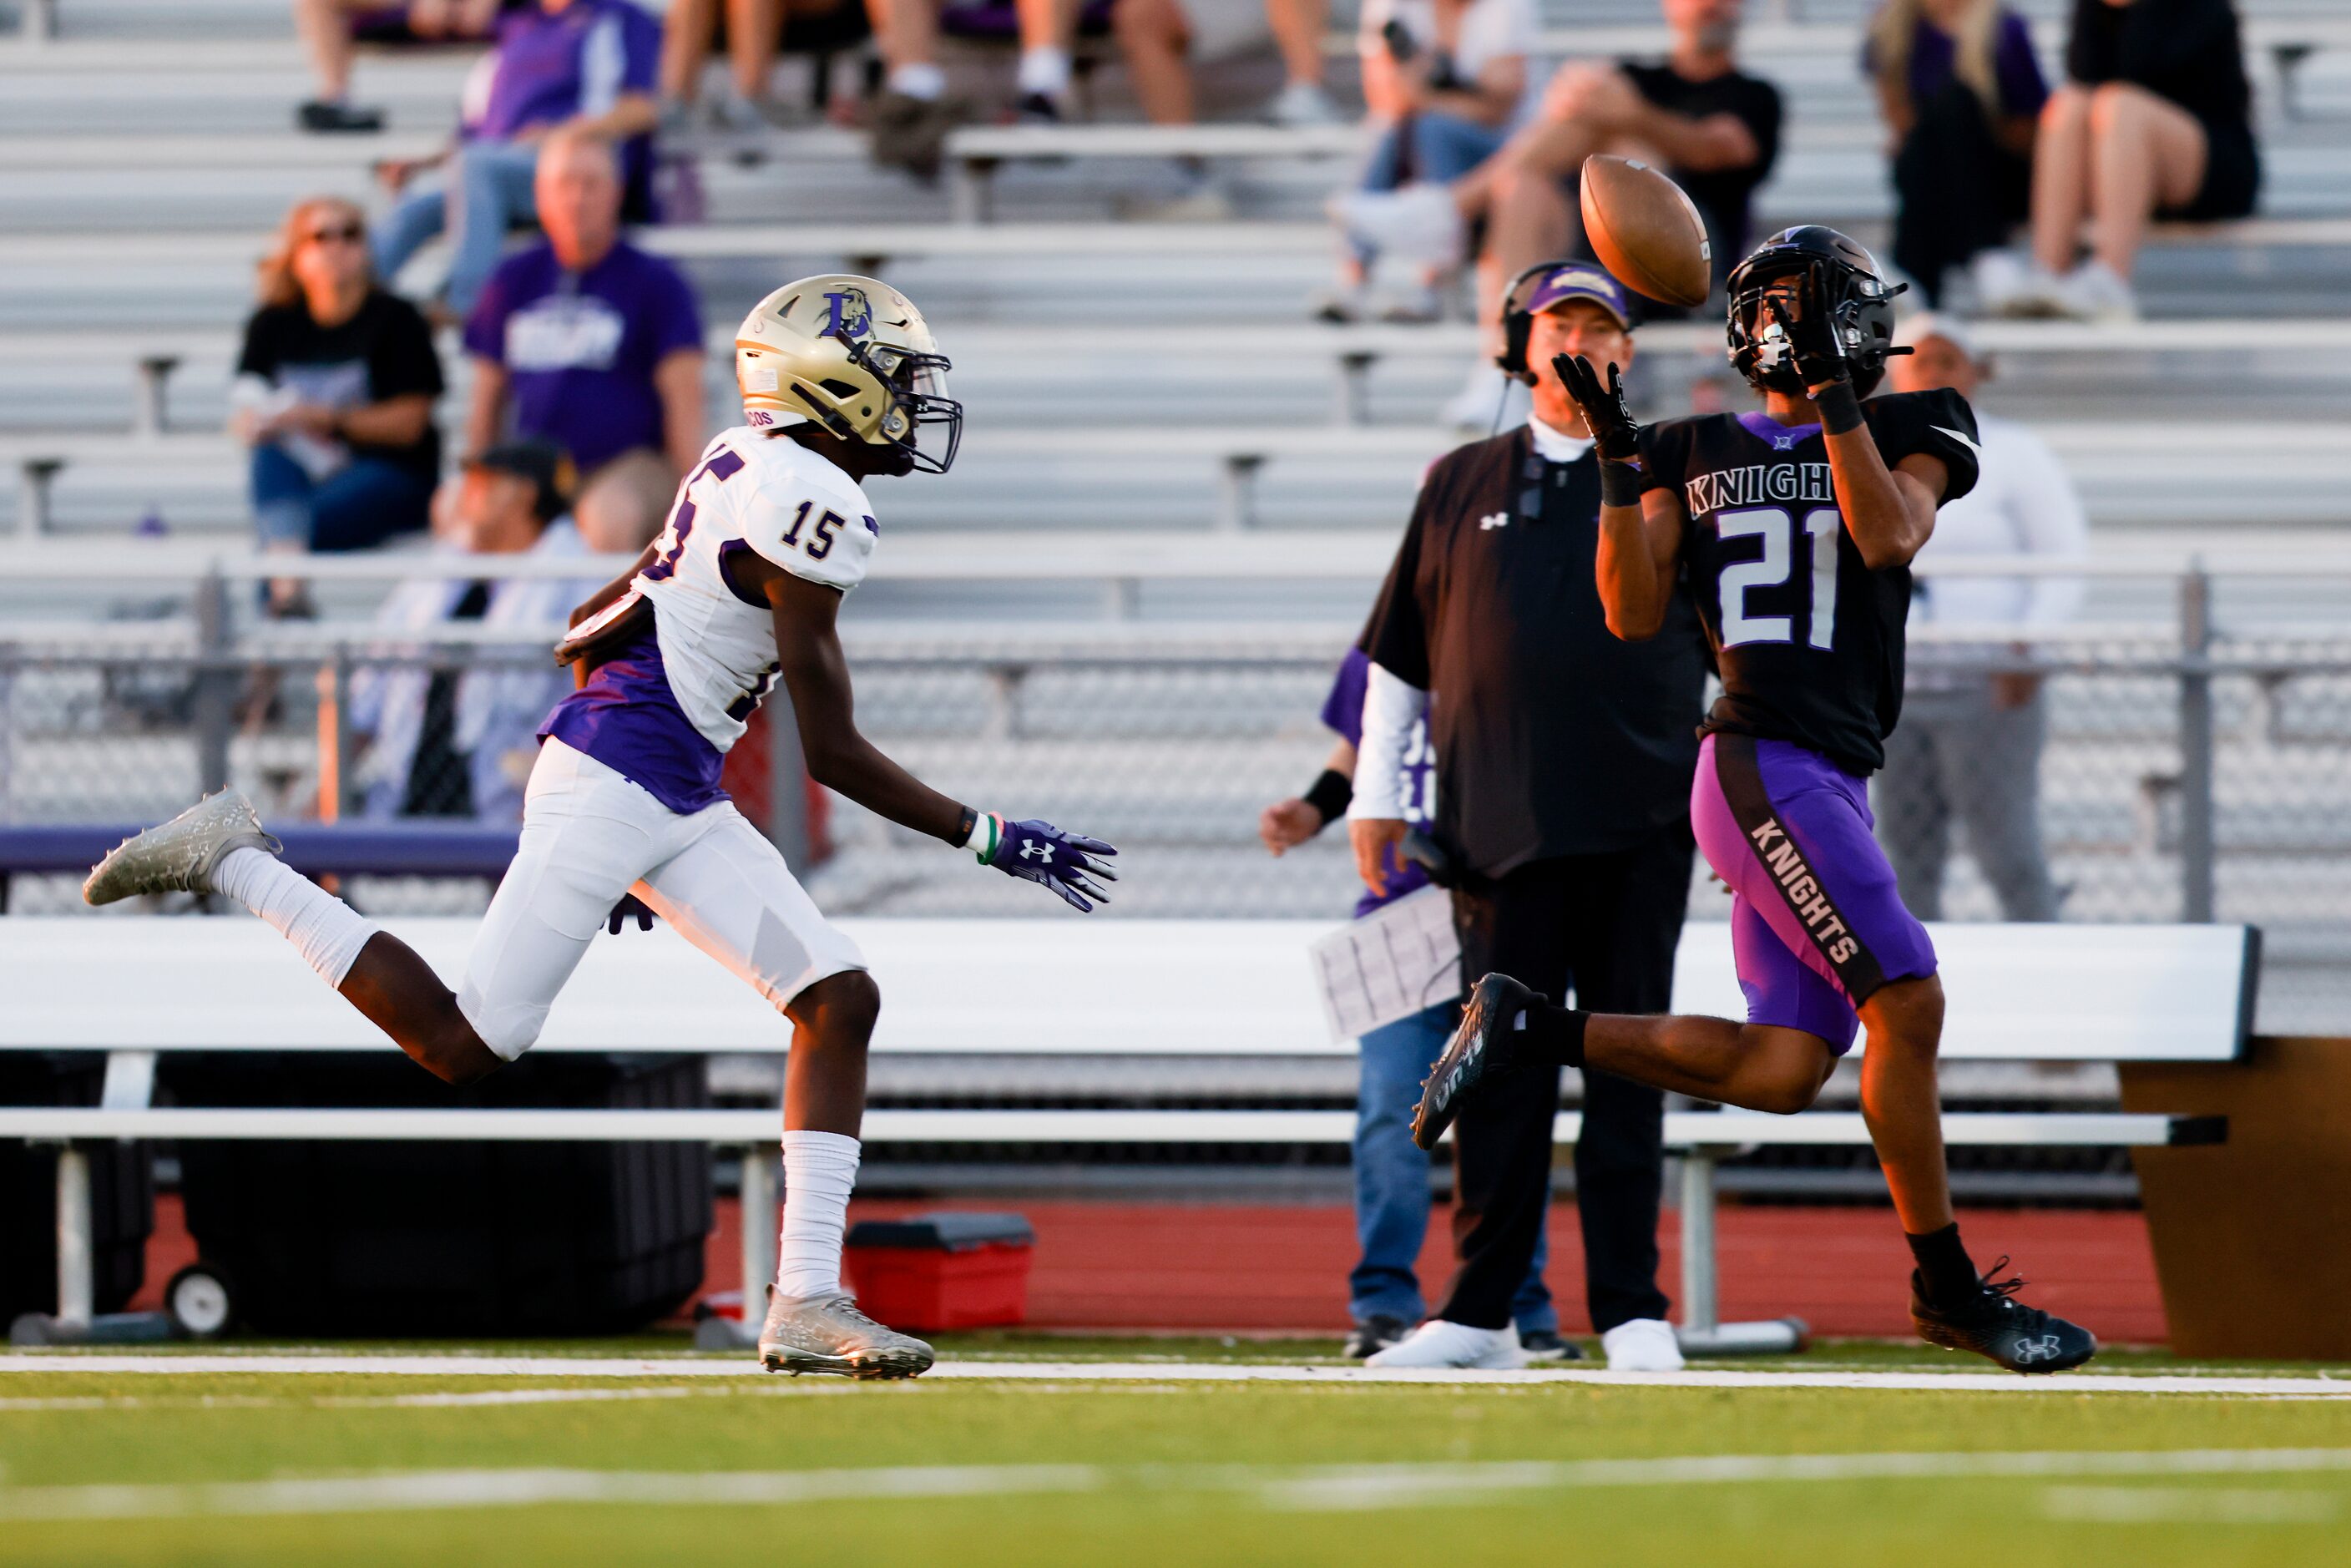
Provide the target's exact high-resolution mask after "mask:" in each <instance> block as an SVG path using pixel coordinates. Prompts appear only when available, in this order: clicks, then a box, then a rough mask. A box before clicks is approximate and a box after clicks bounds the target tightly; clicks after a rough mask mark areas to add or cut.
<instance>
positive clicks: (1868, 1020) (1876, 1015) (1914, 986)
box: [1861, 975, 1943, 1055]
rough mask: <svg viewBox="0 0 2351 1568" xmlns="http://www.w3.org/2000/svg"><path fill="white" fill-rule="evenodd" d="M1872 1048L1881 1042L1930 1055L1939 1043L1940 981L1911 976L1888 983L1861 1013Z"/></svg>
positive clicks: (1870, 999) (1941, 1028)
mask: <svg viewBox="0 0 2351 1568" xmlns="http://www.w3.org/2000/svg"><path fill="white" fill-rule="evenodd" d="M1861 1021H1862V1023H1863V1025H1864V1027H1865V1028H1866V1029H1867V1030H1869V1038H1870V1042H1871V1044H1872V1045H1876V1044H1878V1043H1880V1042H1883V1043H1885V1044H1886V1045H1894V1046H1900V1047H1902V1048H1905V1049H1907V1050H1911V1051H1920V1052H1924V1053H1926V1054H1928V1055H1932V1054H1934V1052H1935V1051H1936V1050H1937V1049H1938V1047H1939V1046H1940V1045H1941V1043H1942V1039H1943V980H1942V977H1941V976H1939V975H1913V976H1909V977H1905V978H1903V979H1899V980H1889V981H1887V982H1886V984H1885V985H1884V986H1882V987H1880V988H1878V990H1877V992H1876V995H1874V996H1872V997H1871V998H1869V1000H1868V1001H1867V1002H1865V1004H1863V1006H1862V1009H1861Z"/></svg>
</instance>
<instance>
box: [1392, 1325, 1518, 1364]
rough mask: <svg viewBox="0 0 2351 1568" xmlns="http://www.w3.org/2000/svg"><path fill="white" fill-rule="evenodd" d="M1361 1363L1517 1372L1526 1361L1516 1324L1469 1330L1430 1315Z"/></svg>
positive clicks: (1469, 1328)
mask: <svg viewBox="0 0 2351 1568" xmlns="http://www.w3.org/2000/svg"><path fill="white" fill-rule="evenodd" d="M1526 1364H1527V1353H1526V1352H1525V1351H1523V1350H1520V1348H1519V1331H1518V1326H1517V1325H1516V1324H1512V1325H1511V1326H1510V1327H1508V1328H1499V1329H1473V1328H1471V1327H1470V1326H1469V1325H1468V1324H1467V1323H1448V1322H1446V1321H1445V1320H1444V1319H1442V1318H1431V1319H1429V1320H1428V1321H1427V1322H1425V1323H1423V1324H1421V1325H1420V1326H1419V1327H1418V1328H1416V1329H1415V1330H1413V1331H1412V1333H1410V1334H1408V1335H1406V1336H1405V1338H1403V1339H1401V1340H1398V1341H1397V1342H1396V1343H1394V1344H1392V1345H1390V1346H1388V1347H1387V1349H1385V1350H1384V1351H1382V1352H1380V1353H1379V1354H1377V1355H1374V1356H1371V1357H1368V1358H1366V1359H1365V1361H1364V1365H1365V1366H1390V1367H1394V1366H1407V1367H1410V1366H1425V1367H1458V1368H1466V1369H1469V1370H1473V1371H1478V1372H1518V1371H1520V1370H1522V1369H1523V1368H1524V1367H1525V1366H1526Z"/></svg>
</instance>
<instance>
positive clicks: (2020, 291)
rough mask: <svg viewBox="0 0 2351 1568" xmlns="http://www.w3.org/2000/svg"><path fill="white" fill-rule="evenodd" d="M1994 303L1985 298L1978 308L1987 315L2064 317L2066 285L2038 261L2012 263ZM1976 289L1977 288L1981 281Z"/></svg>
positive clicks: (2043, 317) (2032, 317)
mask: <svg viewBox="0 0 2351 1568" xmlns="http://www.w3.org/2000/svg"><path fill="white" fill-rule="evenodd" d="M2013 265H2014V266H2015V271H2014V273H2013V274H2012V275H2011V277H2008V278H2007V279H2006V280H2005V287H2003V289H2002V291H2001V296H2000V298H1998V299H1997V300H1993V299H1985V300H1984V301H1983V303H1982V304H1981V305H1980V309H1982V310H1983V312H1984V313H1985V314H1986V315H1989V316H2006V317H2010V318H2011V319H2026V320H2045V319H2049V318H2051V317H2054V316H2063V315H2064V314H2065V282H2064V279H2063V278H2061V277H2057V276H2055V275H2054V274H2053V273H2052V272H2050V271H2049V269H2048V268H2046V267H2043V266H2042V265H2041V264H2040V263H2039V262H2037V261H2035V262H2025V263H2019V264H2013ZM1977 287H1979V288H1980V287H1982V284H1981V282H1980V281H1979V282H1978V284H1977Z"/></svg>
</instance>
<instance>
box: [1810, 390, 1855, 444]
mask: <svg viewBox="0 0 2351 1568" xmlns="http://www.w3.org/2000/svg"><path fill="white" fill-rule="evenodd" d="M1812 398H1813V407H1814V408H1817V409H1819V410H1820V411H1821V428H1822V429H1823V430H1824V431H1826V432H1827V433H1828V434H1831V435H1843V434H1844V433H1845V432H1846V431H1848V430H1859V429H1860V428H1861V400H1860V399H1859V398H1857V397H1855V396H1854V395H1853V383H1852V382H1847V381H1835V382H1830V383H1829V384H1828V385H1826V386H1824V387H1823V388H1822V389H1821V390H1820V391H1818V392H1814V393H1813V394H1812Z"/></svg>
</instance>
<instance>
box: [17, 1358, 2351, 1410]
mask: <svg viewBox="0 0 2351 1568" xmlns="http://www.w3.org/2000/svg"><path fill="white" fill-rule="evenodd" d="M12 1372H14V1373H26V1372H47V1373H60V1372H64V1373H70V1372H82V1373H105V1374H135V1375H163V1376H169V1375H203V1374H220V1373H253V1374H265V1375H280V1376H298V1375H309V1376H319V1375H325V1376H372V1377H581V1378H669V1377H695V1378H700V1377H733V1378H753V1379H764V1378H766V1377H768V1376H769V1375H768V1374H766V1373H763V1372H761V1371H759V1370H758V1367H757V1366H756V1365H754V1364H751V1363H749V1362H748V1361H747V1360H744V1359H740V1358H736V1357H729V1358H727V1359H725V1360H719V1359H716V1358H687V1357H683V1356H680V1357H675V1358H665V1357H654V1356H645V1357H622V1356H579V1357H569V1356H554V1355H447V1354H433V1355H416V1354H387V1355H320V1354H301V1353H296V1354H286V1355H266V1354H246V1355H225V1354H203V1353H197V1354H186V1355H131V1354H78V1353H75V1352H71V1351H67V1352H57V1353H26V1352H16V1353H12V1354H0V1373H12ZM942 1380H945V1381H951V1382H960V1381H965V1380H977V1381H996V1382H1051V1383H1095V1382H1131V1381H1140V1382H1149V1383H1321V1384H1342V1383H1365V1384H1406V1385H1411V1384H1422V1385H1437V1386H1440V1387H1479V1386H1489V1385H1490V1386H1527V1385H1544V1384H1588V1385H1596V1386H1600V1387H1651V1388H1756V1389H1771V1388H1838V1389H1886V1390H1908V1391H1913V1392H1928V1393H1938V1394H2142V1395H2146V1394H2205V1395H2236V1396H2255V1397H2269V1398H2283V1397H2294V1398H2303V1399H2351V1377H2342V1378H2335V1377H2307V1376H2305V1377H2284V1376H2281V1377H2247V1376H2232V1375H2213V1376H2195V1375H2178V1374H2153V1373H2150V1374H2146V1375H2135V1374H2130V1373H2080V1372H2075V1373H2059V1374H2056V1375H2051V1376H2041V1377H2021V1376H2017V1375H2013V1374H2011V1373H2003V1372H1719V1371H1704V1372H1648V1373H1644V1372H1608V1371H1605V1370H1602V1369H1598V1368H1583V1367H1562V1368H1550V1367H1546V1368H1543V1369H1541V1370H1540V1371H1535V1370H1530V1371H1526V1372H1465V1371H1443V1370H1438V1371H1423V1370H1413V1369H1405V1368H1388V1367H1369V1366H1321V1365H1297V1364H1279V1363H1255V1364H1252V1363H1241V1362H1181V1361H1164V1362H1163V1361H1144V1362H1089V1361H943V1362H941V1363H939V1364H938V1365H936V1366H935V1367H933V1368H932V1369H931V1370H930V1371H929V1372H928V1373H927V1374H925V1375H924V1377H923V1378H922V1379H921V1381H923V1382H939V1381H942Z"/></svg>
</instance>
